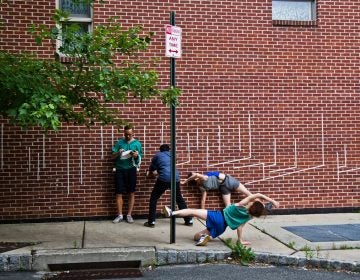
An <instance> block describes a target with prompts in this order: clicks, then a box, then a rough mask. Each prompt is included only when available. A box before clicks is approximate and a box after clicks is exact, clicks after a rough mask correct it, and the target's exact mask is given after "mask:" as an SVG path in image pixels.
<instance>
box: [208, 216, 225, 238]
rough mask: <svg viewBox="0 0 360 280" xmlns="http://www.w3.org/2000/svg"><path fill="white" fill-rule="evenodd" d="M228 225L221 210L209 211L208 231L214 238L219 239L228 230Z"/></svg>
mask: <svg viewBox="0 0 360 280" xmlns="http://www.w3.org/2000/svg"><path fill="white" fill-rule="evenodd" d="M226 227H227V224H226V222H225V218H224V215H223V214H222V211H220V210H215V211H214V210H208V211H207V218H206V229H207V230H208V231H209V232H210V235H211V237H212V238H215V237H218V236H219V235H221V234H222V233H223V232H224V231H225V230H226Z"/></svg>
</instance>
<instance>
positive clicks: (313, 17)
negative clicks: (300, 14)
mask: <svg viewBox="0 0 360 280" xmlns="http://www.w3.org/2000/svg"><path fill="white" fill-rule="evenodd" d="M274 2H278V3H277V4H281V2H284V5H286V4H290V3H294V4H295V3H296V2H298V3H309V4H310V7H309V10H308V11H307V13H308V17H307V18H305V19H304V18H303V19H301V18H296V15H295V16H294V17H291V13H289V14H286V15H285V16H283V17H279V18H274ZM316 10H317V8H316V0H273V1H272V20H285V21H315V20H316ZM289 15H290V16H289ZM287 16H288V17H287Z"/></svg>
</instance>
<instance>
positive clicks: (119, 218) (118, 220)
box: [113, 215, 124, 224]
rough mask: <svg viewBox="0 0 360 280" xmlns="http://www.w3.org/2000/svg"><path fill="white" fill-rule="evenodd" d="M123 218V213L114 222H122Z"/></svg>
mask: <svg viewBox="0 0 360 280" xmlns="http://www.w3.org/2000/svg"><path fill="white" fill-rule="evenodd" d="M123 220H124V217H123V215H119V216H117V217H116V218H115V219H114V220H113V223H114V224H117V223H120V222H121V221H123Z"/></svg>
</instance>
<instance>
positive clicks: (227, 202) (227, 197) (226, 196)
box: [222, 194, 231, 207]
mask: <svg viewBox="0 0 360 280" xmlns="http://www.w3.org/2000/svg"><path fill="white" fill-rule="evenodd" d="M222 198H223V201H224V204H225V207H226V206H228V205H230V203H231V200H230V194H223V195H222Z"/></svg>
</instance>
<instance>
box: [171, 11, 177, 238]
mask: <svg viewBox="0 0 360 280" xmlns="http://www.w3.org/2000/svg"><path fill="white" fill-rule="evenodd" d="M170 25H175V12H171V13H170ZM175 67H176V65H175V58H174V57H171V58H170V86H171V87H175V86H176V73H175ZM175 105H176V104H175V103H172V104H171V105H170V106H171V107H170V114H171V121H170V125H171V150H170V151H171V210H173V211H174V210H175V207H176V108H175ZM175 225H176V218H175V217H174V216H173V217H171V221H170V227H171V230H170V243H175Z"/></svg>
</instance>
